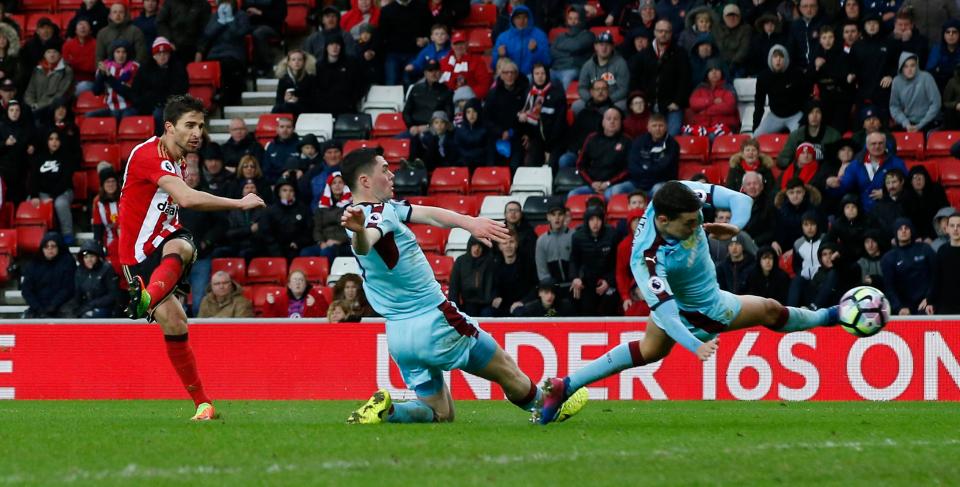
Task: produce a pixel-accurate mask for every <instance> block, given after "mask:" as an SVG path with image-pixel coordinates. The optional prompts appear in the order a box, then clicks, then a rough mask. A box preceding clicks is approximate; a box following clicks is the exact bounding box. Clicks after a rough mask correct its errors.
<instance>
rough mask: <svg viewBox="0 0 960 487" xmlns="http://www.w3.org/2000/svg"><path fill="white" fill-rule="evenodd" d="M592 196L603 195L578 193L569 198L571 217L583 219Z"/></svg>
mask: <svg viewBox="0 0 960 487" xmlns="http://www.w3.org/2000/svg"><path fill="white" fill-rule="evenodd" d="M591 198H600V199H603V197H602V196H600V195H596V194H577V195H573V196H571V197H569V198H567V203H566V205H565V206H566V207H567V208H570V218H571V219H572V220H574V221H578V222H579V221H582V220H583V214H584V213H585V212H586V211H587V201H588V200H590V199H591Z"/></svg>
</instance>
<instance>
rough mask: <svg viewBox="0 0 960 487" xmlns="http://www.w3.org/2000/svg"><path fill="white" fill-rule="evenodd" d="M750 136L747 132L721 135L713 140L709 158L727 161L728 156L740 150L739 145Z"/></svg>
mask: <svg viewBox="0 0 960 487" xmlns="http://www.w3.org/2000/svg"><path fill="white" fill-rule="evenodd" d="M749 138H750V135H749V134H728V135H721V136H719V137H717V138H716V139H714V140H713V148H712V149H711V150H710V159H711V160H714V161H729V160H730V157H731V156H733V155H734V154H736V153H737V152H740V145H741V144H743V141H744V140H747V139H749Z"/></svg>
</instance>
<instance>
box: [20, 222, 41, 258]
mask: <svg viewBox="0 0 960 487" xmlns="http://www.w3.org/2000/svg"><path fill="white" fill-rule="evenodd" d="M45 233H47V226H46V225H33V226H26V227H18V228H17V249H18V251H19V253H20V254H21V255H33V254H36V253H37V252H38V251H39V250H40V241H41V240H43V234H45Z"/></svg>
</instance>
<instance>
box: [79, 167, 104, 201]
mask: <svg viewBox="0 0 960 487" xmlns="http://www.w3.org/2000/svg"><path fill="white" fill-rule="evenodd" d="M83 172H85V173H87V194H92V195H97V194H99V193H100V174H98V173H97V170H96V169H95V168H86V169H84V170H83Z"/></svg>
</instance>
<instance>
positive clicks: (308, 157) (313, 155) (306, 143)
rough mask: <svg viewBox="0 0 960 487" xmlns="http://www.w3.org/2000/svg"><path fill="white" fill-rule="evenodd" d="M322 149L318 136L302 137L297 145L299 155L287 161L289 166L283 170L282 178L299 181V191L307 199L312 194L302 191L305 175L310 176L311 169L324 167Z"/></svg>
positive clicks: (292, 156)
mask: <svg viewBox="0 0 960 487" xmlns="http://www.w3.org/2000/svg"><path fill="white" fill-rule="evenodd" d="M322 147H323V146H322V145H321V144H320V141H319V140H317V136H316V135H313V134H307V135H304V136H303V137H300V142H299V143H298V144H297V153H295V154H293V155H291V156H290V158H289V159H287V165H286V166H285V167H284V168H283V175H282V176H281V177H283V178H287V179H293V180H295V181H297V186H298V188H297V189H298V190H299V191H300V194H303V195H304V197H305V198H306V197H307V196H308V195H309V194H310V192H309V191H308V192H304V191H303V189H302V188H303V187H304V185H303V184H301V183H303V182H304V181H303V177H304V175H305V174H309V173H310V170H311V169H313V168H314V167H316V166H318V165H323V157H322V154H321V153H320V149H321V148H322Z"/></svg>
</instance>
